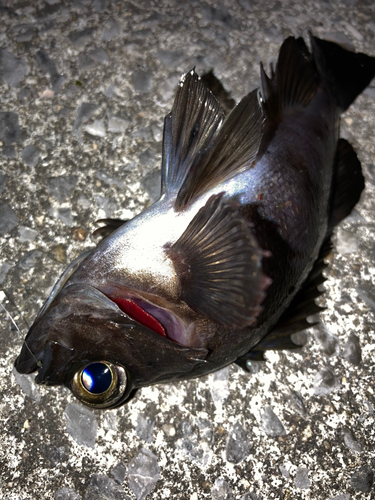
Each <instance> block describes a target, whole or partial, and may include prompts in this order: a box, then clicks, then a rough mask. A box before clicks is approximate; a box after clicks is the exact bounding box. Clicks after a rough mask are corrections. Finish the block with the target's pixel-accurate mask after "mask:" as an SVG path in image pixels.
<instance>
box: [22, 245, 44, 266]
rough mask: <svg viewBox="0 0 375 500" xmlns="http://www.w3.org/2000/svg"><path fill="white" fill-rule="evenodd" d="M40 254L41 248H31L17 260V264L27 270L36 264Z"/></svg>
mask: <svg viewBox="0 0 375 500" xmlns="http://www.w3.org/2000/svg"><path fill="white" fill-rule="evenodd" d="M42 256H43V252H42V250H39V249H38V248H36V249H35V250H31V252H27V254H26V255H24V256H23V257H22V258H21V259H20V260H19V261H18V266H19V267H20V268H21V269H23V270H24V271H29V270H30V269H33V268H34V267H35V266H36V264H37V263H38V261H39V260H40V259H41V258H42Z"/></svg>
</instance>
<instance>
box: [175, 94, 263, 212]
mask: <svg viewBox="0 0 375 500" xmlns="http://www.w3.org/2000/svg"><path fill="white" fill-rule="evenodd" d="M263 123H264V117H263V112H262V108H261V106H260V103H259V99H258V91H257V90H254V91H253V92H251V93H250V94H248V95H247V96H246V97H244V98H243V99H242V100H241V102H240V103H239V104H238V105H237V106H236V107H235V108H234V109H233V110H232V111H231V113H230V114H229V115H228V117H227V118H226V120H225V122H224V124H223V126H222V127H221V128H220V130H219V132H218V133H217V135H216V136H215V138H214V139H213V141H212V142H211V144H210V145H209V147H208V149H207V150H204V151H203V150H202V151H201V152H200V154H198V155H197V157H196V158H195V160H194V162H193V164H192V166H191V168H190V171H189V175H188V176H187V177H186V179H185V181H184V183H183V185H182V187H181V189H180V191H179V193H178V196H177V200H176V204H175V209H176V210H181V209H183V208H184V207H185V206H186V205H187V204H189V203H191V202H192V201H193V200H194V199H196V198H198V197H199V196H200V195H201V194H202V193H204V192H206V191H208V190H209V189H210V188H212V187H214V186H215V185H217V184H219V183H221V182H223V181H225V180H227V179H229V178H231V177H233V176H234V175H236V174H238V173H239V172H242V171H245V170H247V169H249V168H251V165H252V164H253V162H254V161H255V158H256V155H257V153H258V150H259V145H260V141H261V138H262V133H263Z"/></svg>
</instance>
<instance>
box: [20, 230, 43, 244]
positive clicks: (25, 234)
mask: <svg viewBox="0 0 375 500" xmlns="http://www.w3.org/2000/svg"><path fill="white" fill-rule="evenodd" d="M18 232H19V235H20V241H21V242H24V241H34V240H35V238H36V237H37V236H38V231H35V229H31V227H26V226H20V227H19V228H18Z"/></svg>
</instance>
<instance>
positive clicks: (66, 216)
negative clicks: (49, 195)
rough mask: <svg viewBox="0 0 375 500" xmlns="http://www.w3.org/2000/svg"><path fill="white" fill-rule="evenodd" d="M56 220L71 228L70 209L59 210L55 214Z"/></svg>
mask: <svg viewBox="0 0 375 500" xmlns="http://www.w3.org/2000/svg"><path fill="white" fill-rule="evenodd" d="M53 213H54V212H53ZM56 218H57V219H60V220H61V222H63V223H64V224H65V225H66V226H68V227H72V225H73V214H72V211H71V210H70V208H59V209H58V210H57V213H56Z"/></svg>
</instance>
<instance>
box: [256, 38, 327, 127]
mask: <svg viewBox="0 0 375 500" xmlns="http://www.w3.org/2000/svg"><path fill="white" fill-rule="evenodd" d="M260 73H261V87H262V97H263V99H264V109H265V112H266V116H267V118H268V119H269V120H271V121H272V122H276V121H278V120H280V119H281V116H282V115H283V114H285V113H287V112H288V111H291V110H293V108H304V107H306V106H307V105H308V104H309V102H310V101H311V99H312V98H313V97H314V95H315V93H316V90H317V87H318V84H319V78H318V76H317V73H316V69H315V64H314V61H313V60H312V57H311V55H310V53H309V51H308V49H307V47H306V44H305V42H304V41H303V39H302V38H297V39H296V38H294V37H289V38H287V39H286V40H285V41H284V43H283V44H282V46H281V48H280V52H279V58H278V60H277V65H276V71H275V72H274V71H273V69H272V70H271V77H270V78H269V77H268V76H267V75H266V73H265V71H264V69H263V66H262V65H261V69H260Z"/></svg>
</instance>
